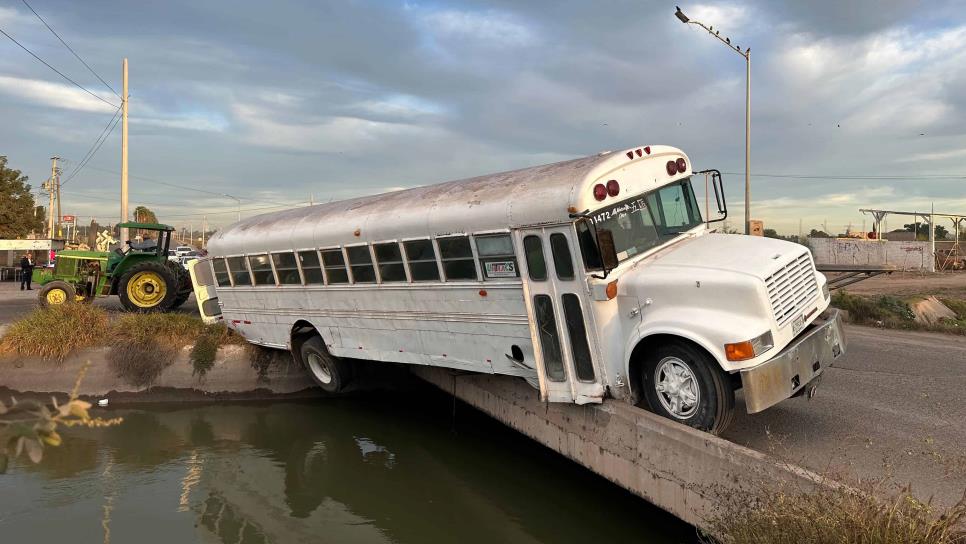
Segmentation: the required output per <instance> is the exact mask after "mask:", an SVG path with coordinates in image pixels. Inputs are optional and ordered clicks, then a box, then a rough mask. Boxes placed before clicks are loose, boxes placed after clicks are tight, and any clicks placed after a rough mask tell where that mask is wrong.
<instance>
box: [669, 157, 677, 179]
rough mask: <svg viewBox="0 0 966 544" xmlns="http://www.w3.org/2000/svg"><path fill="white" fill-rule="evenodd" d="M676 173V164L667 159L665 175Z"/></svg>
mask: <svg viewBox="0 0 966 544" xmlns="http://www.w3.org/2000/svg"><path fill="white" fill-rule="evenodd" d="M677 173H678V164H677V163H676V162H674V161H667V175H669V176H673V175H674V174H677Z"/></svg>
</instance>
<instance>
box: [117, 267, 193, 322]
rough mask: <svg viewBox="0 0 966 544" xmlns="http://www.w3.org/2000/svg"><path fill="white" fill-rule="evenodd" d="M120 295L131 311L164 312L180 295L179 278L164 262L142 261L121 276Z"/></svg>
mask: <svg viewBox="0 0 966 544" xmlns="http://www.w3.org/2000/svg"><path fill="white" fill-rule="evenodd" d="M118 296H119V297H120V299H121V305H122V306H124V309H125V310H127V311H129V312H141V313H147V312H164V311H167V310H168V309H169V308H170V307H171V305H172V303H173V302H174V299H175V297H177V296H178V279H177V278H176V277H175V275H174V274H172V273H171V269H169V268H168V267H167V266H165V265H164V264H162V263H158V262H144V263H140V264H137V265H134V266H132V267H131V269H130V270H128V271H127V272H125V273H124V275H123V276H121V283H120V285H119V286H118Z"/></svg>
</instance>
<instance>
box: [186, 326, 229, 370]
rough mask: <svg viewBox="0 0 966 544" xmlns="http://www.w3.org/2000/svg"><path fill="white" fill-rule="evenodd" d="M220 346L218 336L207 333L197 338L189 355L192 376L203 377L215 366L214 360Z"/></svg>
mask: <svg viewBox="0 0 966 544" xmlns="http://www.w3.org/2000/svg"><path fill="white" fill-rule="evenodd" d="M220 345H221V341H220V337H219V334H211V333H209V334H203V335H201V336H199V337H198V340H197V341H196V342H195V345H194V346H193V347H192V348H191V354H190V355H189V360H190V362H191V366H192V368H193V370H192V374H194V375H197V376H201V377H204V376H205V374H207V373H208V371H209V370H211V369H212V367H214V366H215V358H216V357H217V356H218V347H219V346H220Z"/></svg>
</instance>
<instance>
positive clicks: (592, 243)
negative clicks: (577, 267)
mask: <svg viewBox="0 0 966 544" xmlns="http://www.w3.org/2000/svg"><path fill="white" fill-rule="evenodd" d="M577 241H578V243H579V244H580V254H581V255H583V257H584V267H585V268H586V269H587V270H601V269H602V268H603V265H601V262H600V251H599V250H598V249H597V240H595V239H594V231H593V229H591V227H590V220H589V219H581V220H580V221H578V222H577Z"/></svg>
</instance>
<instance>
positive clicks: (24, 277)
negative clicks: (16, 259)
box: [20, 252, 34, 291]
mask: <svg viewBox="0 0 966 544" xmlns="http://www.w3.org/2000/svg"><path fill="white" fill-rule="evenodd" d="M33 275H34V254H33V253H30V252H27V253H24V256H23V257H21V258H20V290H21V291H23V290H24V286H26V289H27V290H28V291H32V290H33V288H32V287H31V286H30V283H31V282H32V281H33V278H32V276H33Z"/></svg>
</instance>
